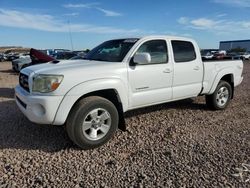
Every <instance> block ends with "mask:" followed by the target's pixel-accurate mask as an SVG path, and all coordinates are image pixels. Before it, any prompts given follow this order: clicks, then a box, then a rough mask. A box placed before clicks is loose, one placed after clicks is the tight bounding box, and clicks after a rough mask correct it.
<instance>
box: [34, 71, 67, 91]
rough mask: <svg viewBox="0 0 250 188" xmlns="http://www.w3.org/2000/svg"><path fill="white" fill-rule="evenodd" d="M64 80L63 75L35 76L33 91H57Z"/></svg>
mask: <svg viewBox="0 0 250 188" xmlns="http://www.w3.org/2000/svg"><path fill="white" fill-rule="evenodd" d="M62 80H63V76H62V75H42V74H39V75H37V76H35V77H34V78H33V86H32V91H33V92H39V93H49V92H52V91H55V90H56V89H57V88H58V87H59V85H60V83H61V82H62Z"/></svg>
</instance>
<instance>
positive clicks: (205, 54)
mask: <svg viewBox="0 0 250 188" xmlns="http://www.w3.org/2000/svg"><path fill="white" fill-rule="evenodd" d="M218 51H219V50H216V49H203V50H201V57H202V59H204V60H207V59H213V57H214V54H215V53H217V52H218Z"/></svg>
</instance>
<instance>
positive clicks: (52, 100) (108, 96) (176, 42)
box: [15, 36, 243, 149]
mask: <svg viewBox="0 0 250 188" xmlns="http://www.w3.org/2000/svg"><path fill="white" fill-rule="evenodd" d="M242 71H243V63H242V61H241V60H227V61H208V62H203V61H202V59H201V55H200V49H199V47H198V45H197V44H196V42H195V41H193V40H191V39H188V38H181V37H168V36H148V37H143V38H127V39H115V40H110V41H106V42H104V43H102V44H100V45H99V46H97V47H96V48H94V49H93V50H91V51H90V52H89V53H88V54H87V55H86V57H85V60H68V61H61V62H58V61H52V62H49V63H46V64H41V65H35V66H31V67H28V68H25V69H23V70H22V71H21V72H20V76H19V85H18V86H16V88H15V99H16V103H17V105H18V107H19V108H20V110H21V111H22V112H23V113H24V114H25V116H27V117H28V119H29V120H30V121H32V122H35V123H39V124H52V125H66V130H67V132H68V135H69V137H70V138H71V140H72V141H73V142H74V143H76V144H77V145H78V146H80V147H81V148H83V149H90V148H95V147H98V146H100V145H102V144H104V143H105V142H107V141H108V140H109V139H110V138H111V137H112V135H113V134H114V132H115V131H116V129H117V128H118V124H119V122H122V120H123V113H124V112H126V111H129V110H132V109H136V108H142V107H146V106H150V105H155V104H160V103H166V102H170V101H176V100H181V99H186V98H191V97H196V96H199V95H205V96H206V102H207V104H208V106H209V107H211V108H212V109H217V110H220V109H224V108H226V106H227V105H228V103H229V101H230V99H232V98H233V93H234V87H235V86H237V85H239V84H240V83H241V82H242V79H243V77H242Z"/></svg>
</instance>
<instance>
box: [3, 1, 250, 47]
mask: <svg viewBox="0 0 250 188" xmlns="http://www.w3.org/2000/svg"><path fill="white" fill-rule="evenodd" d="M147 35H172V36H185V37H189V38H194V39H195V40H196V41H197V42H198V44H199V46H200V47H201V48H218V47H219V41H224V40H244V39H250V0H190V1H187V0H179V1H174V0H154V1H152V0H147V1H146V0H126V1H125V0H123V1H122V0H102V1H101V0H96V1H93V0H92V1H91V0H71V1H70V0H42V1H39V0H0V46H10V45H11V46H12V45H14V46H23V47H33V48H40V49H41V48H42V49H46V48H66V49H74V50H80V49H86V48H90V49H91V48H93V47H95V46H96V45H98V44H99V43H101V42H103V41H105V40H109V39H114V38H125V37H142V36H147ZM71 39H72V40H71ZM71 41H72V42H71Z"/></svg>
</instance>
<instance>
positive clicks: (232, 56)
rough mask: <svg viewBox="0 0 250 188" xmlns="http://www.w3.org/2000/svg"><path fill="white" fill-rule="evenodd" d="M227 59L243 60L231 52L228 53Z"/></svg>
mask: <svg viewBox="0 0 250 188" xmlns="http://www.w3.org/2000/svg"><path fill="white" fill-rule="evenodd" d="M227 57H228V58H229V59H241V55H240V54H238V53H236V52H229V53H227Z"/></svg>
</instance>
